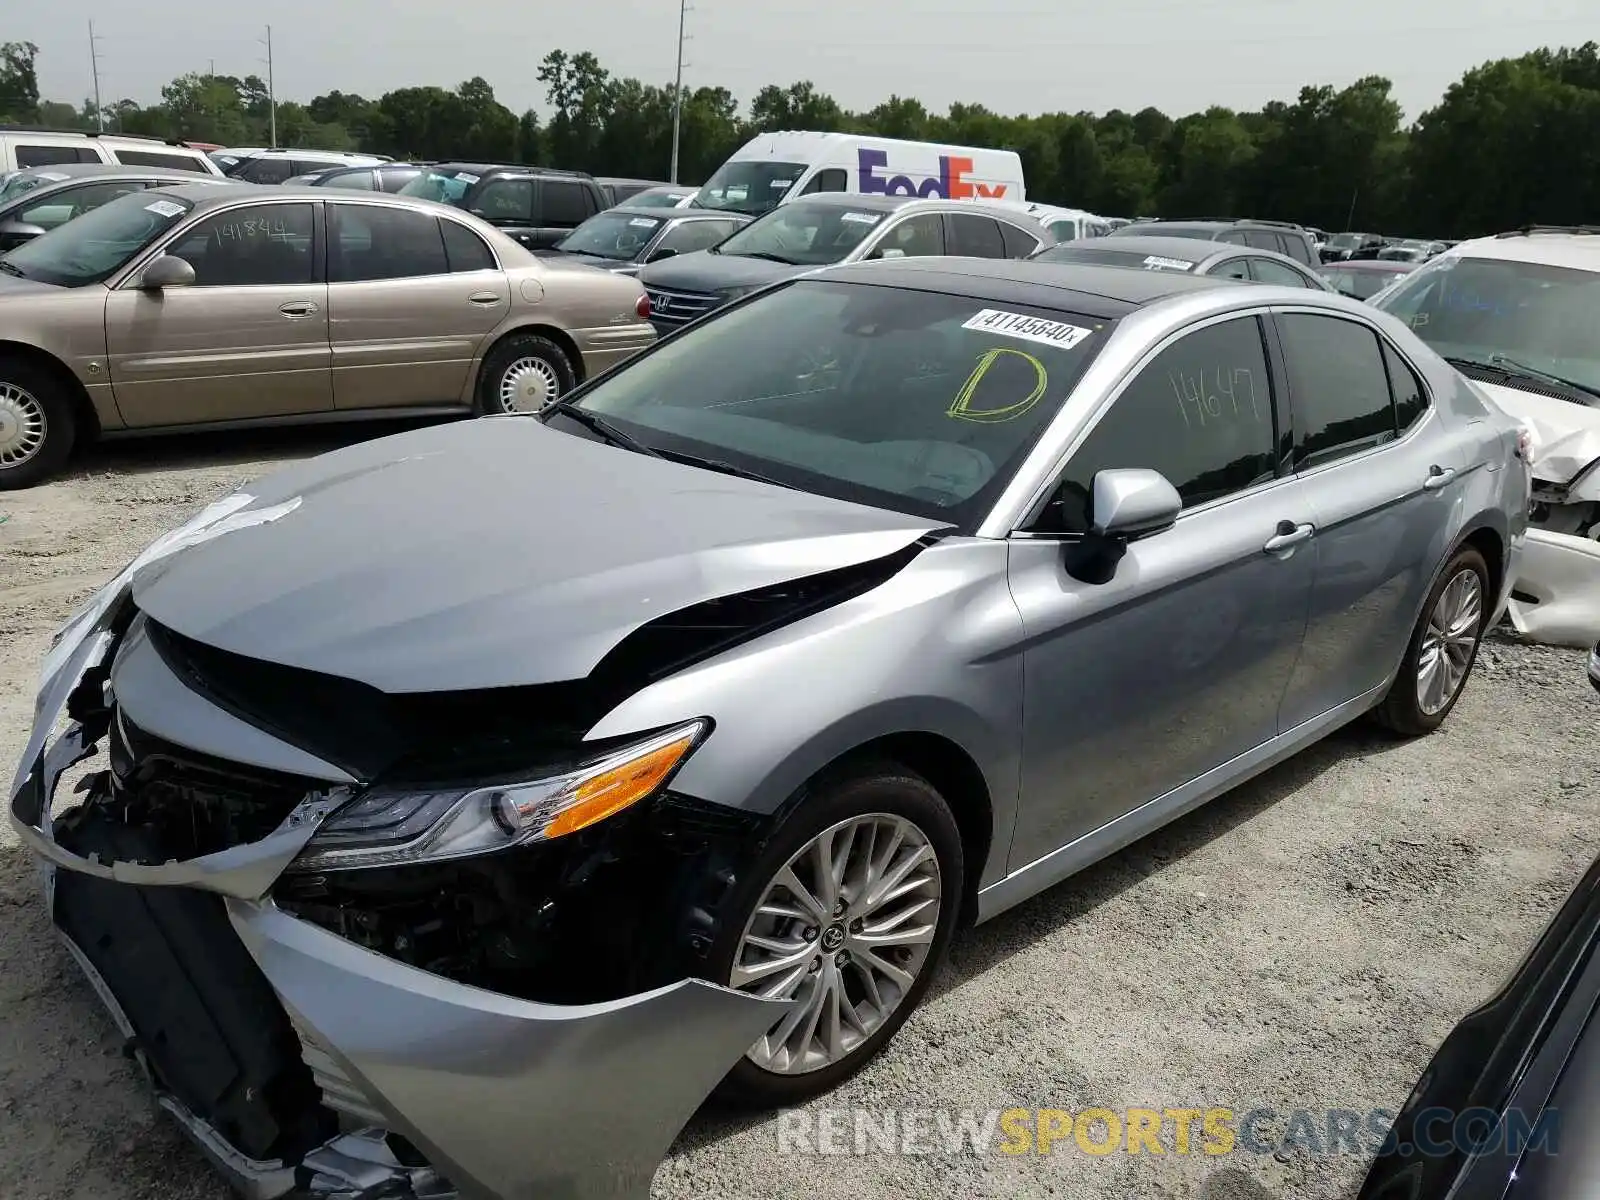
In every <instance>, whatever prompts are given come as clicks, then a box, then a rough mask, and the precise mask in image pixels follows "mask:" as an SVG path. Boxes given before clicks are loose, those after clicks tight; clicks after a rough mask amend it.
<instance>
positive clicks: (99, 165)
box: [17, 147, 216, 182]
mask: <svg viewBox="0 0 1600 1200" xmlns="http://www.w3.org/2000/svg"><path fill="white" fill-rule="evenodd" d="M179 149H182V147H179ZM17 174H18V175H65V176H66V177H67V179H81V178H82V177H83V176H85V175H107V176H110V175H173V176H175V177H176V178H178V179H201V178H207V179H214V178H216V176H213V175H205V176H202V175H201V174H200V173H199V172H198V171H180V170H178V169H177V168H176V167H140V166H135V165H134V164H133V163H103V162H92V163H46V164H43V165H41V166H37V167H22V168H21V169H19V170H18V171H17ZM52 182H53V181H52ZM62 182H65V180H63V181H62Z"/></svg>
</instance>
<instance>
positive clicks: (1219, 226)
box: [1117, 220, 1241, 238]
mask: <svg viewBox="0 0 1600 1200" xmlns="http://www.w3.org/2000/svg"><path fill="white" fill-rule="evenodd" d="M1240 223H1241V222H1238V221H1160V220H1155V221H1133V222H1131V223H1129V224H1127V225H1124V226H1122V230H1127V229H1180V228H1181V229H1200V230H1204V231H1206V232H1207V233H1213V232H1215V233H1221V232H1222V231H1223V230H1224V229H1232V228H1233V227H1234V226H1235V225H1238V224H1240ZM1122 230H1119V231H1118V233H1117V236H1118V237H1123V238H1129V237H1134V236H1136V235H1135V234H1131V233H1124V232H1122ZM1149 236H1151V237H1157V236H1159V235H1158V234H1151V235H1149Z"/></svg>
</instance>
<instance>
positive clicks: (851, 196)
mask: <svg viewBox="0 0 1600 1200" xmlns="http://www.w3.org/2000/svg"><path fill="white" fill-rule="evenodd" d="M793 204H821V205H825V206H829V207H833V208H848V209H851V210H853V211H855V212H899V211H900V210H901V209H905V208H910V209H914V210H915V211H921V212H976V213H982V214H983V215H984V216H986V217H1004V218H1005V219H1006V220H1008V221H1010V222H1012V223H1013V224H1021V225H1023V226H1028V225H1039V224H1040V223H1039V220H1038V218H1036V217H1031V216H1029V215H1028V213H1027V212H1026V211H1025V210H1024V209H1021V208H1019V207H1017V206H1016V205H1014V204H1007V203H1006V202H1005V201H999V202H996V203H989V204H986V203H984V202H983V201H981V200H944V199H929V200H924V199H921V198H919V197H917V196H881V195H876V194H874V195H871V196H865V195H861V194H860V193H857V192H815V193H813V194H811V195H809V196H801V197H800V198H799V199H798V200H791V201H790V202H789V204H788V205H779V206H778V207H777V208H773V209H768V210H767V212H765V213H762V214H761V215H762V216H767V215H769V214H771V213H774V212H781V211H782V210H783V209H784V208H787V207H789V205H793ZM1040 228H1041V230H1042V228H1043V226H1042V225H1040Z"/></svg>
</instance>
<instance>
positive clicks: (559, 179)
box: [400, 162, 611, 250]
mask: <svg viewBox="0 0 1600 1200" xmlns="http://www.w3.org/2000/svg"><path fill="white" fill-rule="evenodd" d="M400 194H401V195H403V196H421V197H422V198H424V199H426V200H439V201H443V202H444V203H445V204H453V205H455V206H456V207H457V208H464V209H466V210H467V211H468V212H470V213H471V214H473V216H476V217H481V218H483V219H484V220H485V221H487V222H489V224H491V225H493V226H495V227H496V228H498V229H500V230H501V231H502V232H504V233H506V234H507V235H509V236H510V237H514V238H516V239H517V241H519V242H521V243H522V244H523V245H524V246H527V247H528V248H529V249H533V250H537V249H544V248H547V247H550V246H554V245H555V244H556V243H557V242H559V241H560V240H561V239H562V238H564V237H566V236H567V234H569V233H571V232H572V231H573V230H574V229H576V228H577V227H578V226H579V225H582V224H583V223H584V222H585V221H587V220H588V219H589V218H590V217H592V216H594V214H595V213H597V212H601V211H603V210H605V209H607V208H610V207H611V201H610V200H609V199H608V198H607V197H606V193H605V189H603V188H602V187H601V186H600V184H599V183H598V182H596V180H595V179H594V177H593V176H590V175H585V174H583V173H582V172H579V171H557V170H555V169H554V168H552V167H525V166H516V165H514V164H508V163H468V162H443V163H432V164H430V165H429V166H428V167H427V169H426V170H424V171H423V172H422V174H420V175H418V176H417V177H416V178H415V179H413V180H412V181H411V182H410V183H408V184H406V186H405V187H403V188H401V189H400Z"/></svg>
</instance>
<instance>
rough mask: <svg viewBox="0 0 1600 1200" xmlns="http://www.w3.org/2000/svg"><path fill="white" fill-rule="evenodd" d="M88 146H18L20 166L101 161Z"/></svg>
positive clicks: (18, 162) (18, 164)
mask: <svg viewBox="0 0 1600 1200" xmlns="http://www.w3.org/2000/svg"><path fill="white" fill-rule="evenodd" d="M99 161H100V156H99V155H98V154H96V153H95V152H94V151H93V150H91V149H89V147H87V146H18V147H17V166H18V167H48V166H52V165H54V164H55V163H76V162H99Z"/></svg>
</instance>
